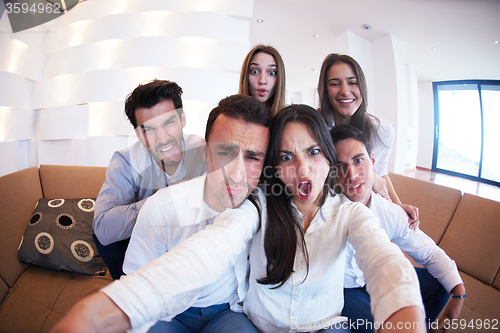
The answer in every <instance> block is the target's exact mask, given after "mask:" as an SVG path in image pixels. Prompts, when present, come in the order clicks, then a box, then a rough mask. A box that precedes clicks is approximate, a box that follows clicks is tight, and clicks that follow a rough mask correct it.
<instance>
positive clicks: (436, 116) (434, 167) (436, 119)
mask: <svg viewBox="0 0 500 333" xmlns="http://www.w3.org/2000/svg"><path fill="white" fill-rule="evenodd" d="M460 84H464V85H468V84H470V85H472V84H474V85H477V89H478V93H479V103H480V110H481V154H480V160H479V170H478V176H471V175H467V174H463V173H460V172H456V171H450V170H446V169H441V168H438V167H437V158H438V149H439V133H440V132H439V125H440V124H439V92H438V87H439V86H446V85H460ZM482 85H498V86H500V80H453V81H439V82H433V83H432V92H433V95H434V146H433V153H432V169H431V170H432V171H433V172H438V173H443V174H447V175H451V176H456V177H460V178H465V179H470V180H474V181H477V182H481V183H486V184H490V185H496V186H499V187H500V182H496V181H493V180H490V179H485V178H482V177H481V175H482V166H483V148H484V119H483V117H484V116H483V100H482V94H481V86H482ZM499 167H500V166H499Z"/></svg>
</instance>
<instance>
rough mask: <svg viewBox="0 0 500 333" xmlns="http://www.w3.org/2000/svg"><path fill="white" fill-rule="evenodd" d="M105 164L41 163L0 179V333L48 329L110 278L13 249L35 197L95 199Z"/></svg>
mask: <svg viewBox="0 0 500 333" xmlns="http://www.w3.org/2000/svg"><path fill="white" fill-rule="evenodd" d="M105 177H106V168H102V167H77V166H53V165H42V166H40V169H38V168H37V167H33V168H28V169H24V170H22V171H18V172H15V173H11V174H8V175H6V176H3V177H1V178H0V198H1V199H0V212H1V214H0V229H1V230H2V236H1V244H2V245H1V246H0V302H1V305H0V332H1V333H15V332H19V333H32V332H48V331H49V330H50V328H51V327H52V326H53V325H54V324H55V323H56V322H57V321H58V320H60V319H61V318H62V316H63V315H64V314H65V313H67V312H68V311H69V309H70V308H71V307H72V306H73V304H75V303H76V302H77V301H78V300H80V299H81V298H83V297H84V296H86V295H88V294H91V293H93V292H94V291H97V290H99V289H100V288H102V287H104V286H105V285H107V284H108V283H110V282H111V277H110V276H109V274H108V273H107V274H106V275H105V276H84V275H79V274H75V273H69V272H62V271H56V270H51V269H47V268H41V267H36V266H34V265H28V264H23V263H20V262H19V261H18V258H17V250H18V246H19V243H20V241H21V238H22V236H23V234H24V231H25V229H26V227H27V225H28V221H29V220H30V218H31V215H32V213H33V209H34V208H35V204H36V203H37V201H38V199H40V198H42V197H43V198H49V199H58V198H65V199H71V198H95V197H97V194H98V193H99V190H100V189H101V186H102V184H103V182H104V179H105Z"/></svg>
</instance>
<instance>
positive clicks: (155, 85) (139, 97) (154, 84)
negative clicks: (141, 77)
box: [125, 79, 182, 128]
mask: <svg viewBox="0 0 500 333" xmlns="http://www.w3.org/2000/svg"><path fill="white" fill-rule="evenodd" d="M181 95H182V88H181V87H179V85H177V83H175V82H172V81H167V80H157V79H154V80H152V81H150V82H148V83H146V84H140V85H138V86H137V88H135V89H134V91H132V93H130V94H129V95H128V96H127V99H126V100H125V114H126V115H127V118H128V120H129V121H130V123H131V124H132V126H134V128H136V127H137V120H136V119H135V110H136V109H137V108H145V109H150V108H152V107H153V106H155V105H156V104H158V103H161V102H163V101H169V100H171V101H172V102H173V103H174V106H175V109H176V110H177V112H178V114H179V117H182V99H181Z"/></svg>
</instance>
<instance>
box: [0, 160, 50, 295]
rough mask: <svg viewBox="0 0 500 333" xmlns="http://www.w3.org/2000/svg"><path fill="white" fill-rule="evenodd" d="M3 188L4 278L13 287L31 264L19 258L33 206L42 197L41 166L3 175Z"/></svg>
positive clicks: (0, 251)
mask: <svg viewBox="0 0 500 333" xmlns="http://www.w3.org/2000/svg"><path fill="white" fill-rule="evenodd" d="M0 189H2V190H1V191H0V230H2V246H0V277H1V278H2V280H3V281H4V282H5V283H6V284H7V286H9V287H12V286H13V285H14V283H15V282H16V280H17V278H18V277H19V275H21V273H22V272H23V271H24V270H25V269H26V267H27V265H26V264H21V263H20V262H19V261H18V260H17V249H18V247H19V244H20V242H21V239H22V236H23V234H24V231H25V230H26V227H27V226H28V222H29V220H30V218H31V214H32V213H33V209H34V208H35V205H36V203H37V201H38V199H40V198H41V197H42V190H41V188H40V180H39V176H38V168H36V167H33V168H29V169H24V170H22V171H18V172H15V173H11V174H9V175H6V176H3V177H0Z"/></svg>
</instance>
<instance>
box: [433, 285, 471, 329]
mask: <svg viewBox="0 0 500 333" xmlns="http://www.w3.org/2000/svg"><path fill="white" fill-rule="evenodd" d="M450 294H451V295H456V296H461V295H465V294H466V293H465V286H464V284H463V283H461V284H458V285H456V286H455V288H453V289H452V290H451V293H450ZM464 301H465V298H453V297H452V299H450V301H449V302H448V305H446V308H445V309H444V312H443V315H442V316H441V318H440V320H439V322H440V324H439V332H442V333H444V332H446V331H447V329H446V328H445V327H444V325H445V319H446V318H448V319H449V320H450V322H452V320H453V319H457V318H458V316H460V312H462V306H463V305H464Z"/></svg>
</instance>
